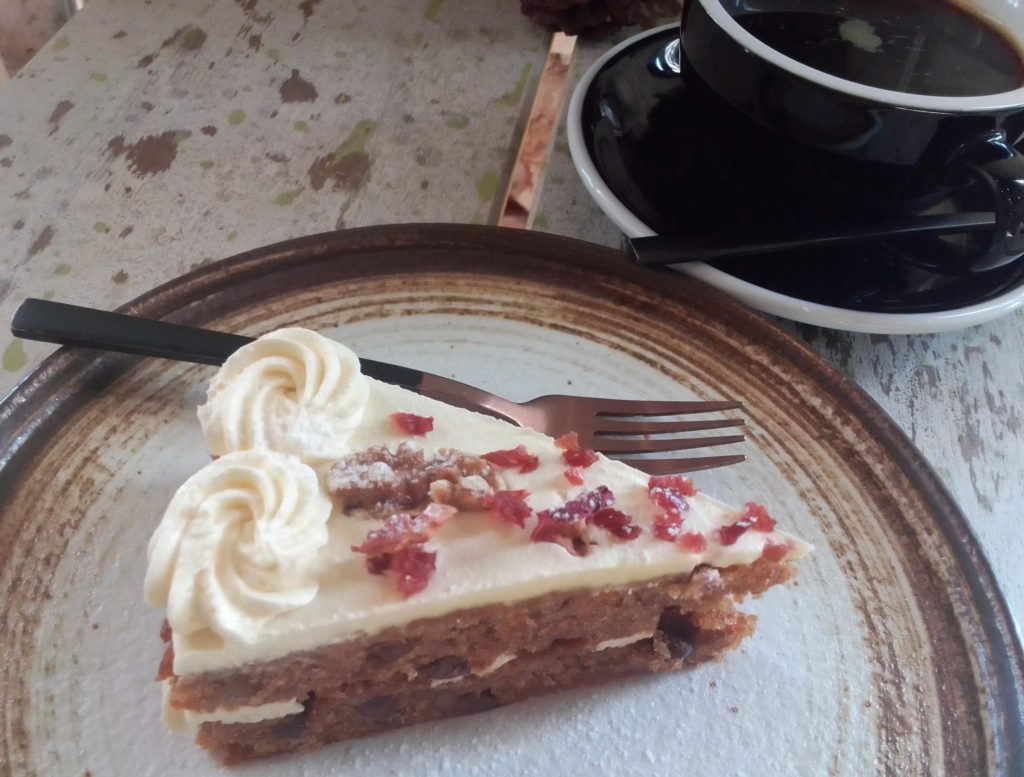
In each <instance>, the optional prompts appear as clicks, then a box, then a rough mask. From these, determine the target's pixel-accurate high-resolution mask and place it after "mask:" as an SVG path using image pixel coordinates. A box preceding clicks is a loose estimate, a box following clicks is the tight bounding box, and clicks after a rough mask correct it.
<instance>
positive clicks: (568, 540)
mask: <svg viewBox="0 0 1024 777" xmlns="http://www.w3.org/2000/svg"><path fill="white" fill-rule="evenodd" d="M613 502H615V494H613V493H612V490H611V489H610V488H608V486H598V487H597V488H595V489H594V490H593V491H587V492H586V493H584V494H580V495H579V496H578V497H576V498H575V499H570V500H569V501H568V502H566V503H565V504H564V505H561V506H560V507H554V508H552V509H550V510H544V511H543V512H540V513H538V514H537V526H536V527H535V528H534V530H533V533H532V534H531V535H530V540H532V541H533V542H554V543H556V544H558V545H561V546H562V547H563V548H565V549H566V550H567V551H568V552H569V553H571V554H572V555H574V556H581V555H583V553H584V551H585V549H586V543H585V541H584V532H585V529H586V521H587V519H588V518H589V517H590V516H592V515H593V514H594V513H596V512H597V511H598V510H600V509H601V508H603V507H609V506H610V505H611V504H612V503H613Z"/></svg>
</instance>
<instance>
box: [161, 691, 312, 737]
mask: <svg viewBox="0 0 1024 777" xmlns="http://www.w3.org/2000/svg"><path fill="white" fill-rule="evenodd" d="M161 686H162V687H163V719H164V723H165V724H166V725H167V727H168V728H169V729H171V730H173V731H194V730H195V729H197V728H199V727H200V726H201V725H203V724H204V723H259V722H260V721H263V720H274V719H276V718H283V717H286V716H288V715H295V714H297V713H300V712H302V711H303V709H304V707H303V706H302V703H301V702H300V701H299V700H298V699H292V700H291V701H275V702H270V703H268V704H254V705H251V706H243V707H220V708H218V709H215V710H213V711H212V712H195V711H193V710H183V709H180V708H178V707H172V706H171V702H170V698H171V683H170V681H169V680H164V681H163V682H162V683H161Z"/></svg>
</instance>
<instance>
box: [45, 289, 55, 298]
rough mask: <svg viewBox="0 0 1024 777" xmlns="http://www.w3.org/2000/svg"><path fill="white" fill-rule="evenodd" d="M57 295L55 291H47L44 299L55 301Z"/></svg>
mask: <svg viewBox="0 0 1024 777" xmlns="http://www.w3.org/2000/svg"><path fill="white" fill-rule="evenodd" d="M56 294H57V292H55V291H54V290H53V289H47V290H46V291H44V292H43V299H53V298H54V297H55V296H56Z"/></svg>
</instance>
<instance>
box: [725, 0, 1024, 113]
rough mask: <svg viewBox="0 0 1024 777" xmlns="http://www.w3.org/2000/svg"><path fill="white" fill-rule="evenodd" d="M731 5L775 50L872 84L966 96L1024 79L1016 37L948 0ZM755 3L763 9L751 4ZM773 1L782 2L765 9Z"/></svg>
mask: <svg viewBox="0 0 1024 777" xmlns="http://www.w3.org/2000/svg"><path fill="white" fill-rule="evenodd" d="M726 5H727V7H731V8H732V10H733V13H734V14H735V19H736V21H737V22H738V23H739V24H740V25H741V26H743V27H744V28H746V29H747V30H749V31H750V32H751V33H752V34H753V35H754V36H755V37H757V38H759V39H760V40H762V41H764V42H765V43H767V44H768V45H769V46H771V47H772V48H773V49H775V50H776V51H779V52H781V53H782V54H785V55H786V56H788V57H791V58H792V59H795V60H797V61H798V62H802V63H804V64H805V65H809V66H811V67H813V68H815V69H816V70H821V71H823V72H825V73H829V74H831V75H834V76H839V77H840V78H845V79H847V80H849V81H856V82H858V83H861V84H865V85H867V86H875V87H879V88H881V89H890V90H893V91H897V92H909V93H912V94H927V95H943V96H962V97H968V96H974V95H988V94H999V93H1000V92H1009V91H1012V90H1013V89H1016V88H1017V87H1019V86H1021V85H1024V60H1022V55H1021V52H1020V51H1018V49H1017V48H1016V47H1015V46H1014V45H1013V43H1012V42H1011V41H1009V40H1008V39H1007V38H1006V36H1005V35H1003V34H1002V33H1001V32H999V31H998V30H996V29H995V28H994V27H992V26H991V25H989V24H988V23H987V22H985V21H983V20H982V19H980V18H979V17H977V16H974V15H973V14H971V13H970V12H968V11H967V10H965V9H963V8H961V7H960V6H958V5H954V4H953V3H951V2H947V1H946V0H788V2H787V0H778V1H777V2H761V3H747V2H730V3H726ZM752 5H754V6H759V10H754V11H749V12H748V11H746V9H747V8H749V7H750V6H752ZM773 5H774V6H776V7H778V10H761V9H764V8H766V7H768V8H771V7H772V6H773Z"/></svg>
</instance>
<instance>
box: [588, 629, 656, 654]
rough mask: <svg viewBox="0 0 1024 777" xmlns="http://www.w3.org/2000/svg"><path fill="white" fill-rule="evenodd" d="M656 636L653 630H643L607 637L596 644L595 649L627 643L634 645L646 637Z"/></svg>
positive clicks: (609, 648) (623, 645)
mask: <svg viewBox="0 0 1024 777" xmlns="http://www.w3.org/2000/svg"><path fill="white" fill-rule="evenodd" d="M653 636H654V632H653V631H641V632H638V633H636V634H630V635H629V636H626V637H619V638H617V639H606V640H605V641H604V642H598V643H597V644H596V645H595V646H594V651H595V652H596V651H599V650H611V649H612V648H620V647H626V645H632V644H633V643H635V642H640V641H641V640H644V639H650V638H651V637H653Z"/></svg>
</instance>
